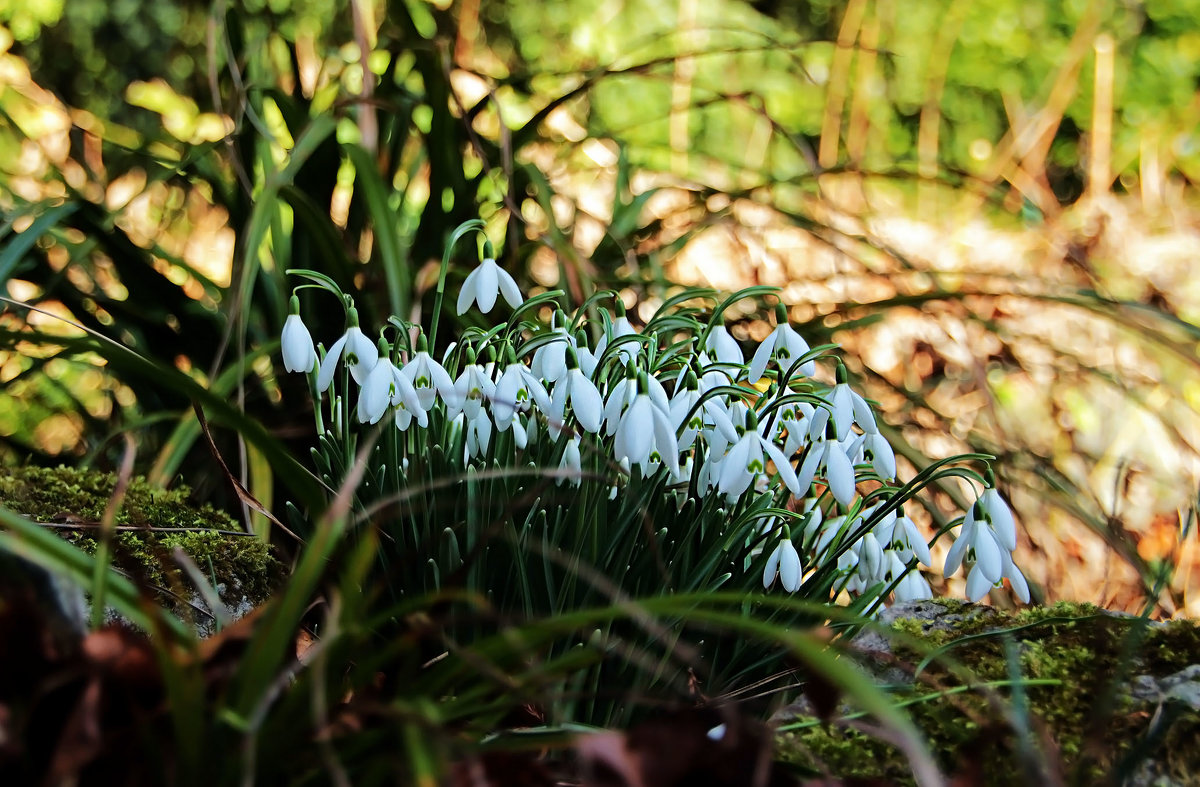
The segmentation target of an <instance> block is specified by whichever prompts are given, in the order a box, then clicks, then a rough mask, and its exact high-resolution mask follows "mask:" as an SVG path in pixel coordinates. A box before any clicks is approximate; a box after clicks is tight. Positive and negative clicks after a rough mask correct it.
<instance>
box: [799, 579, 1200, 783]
mask: <svg viewBox="0 0 1200 787" xmlns="http://www.w3.org/2000/svg"><path fill="white" fill-rule="evenodd" d="M920 609H922V610H924V614H919V615H917V616H915V617H908V618H899V619H895V620H893V621H891V622H890V625H891V629H892V631H893V632H897V633H898V634H892V635H890V636H888V637H887V640H886V641H887V645H886V646H884V647H881V646H880V644H879V643H880V642H883V641H884V640H883V638H881V637H879V636H878V632H876V633H873V634H869V635H867V636H865V637H863V638H861V639H860V644H861V645H862V646H863V647H862V648H860V650H861V651H862V652H863V656H862V660H863V663H864V666H865V667H866V668H867V671H868V672H869V673H871V674H873V675H875V676H876V679H877V680H878V681H879V682H880V683H882V684H884V685H889V684H890V685H892V686H893V687H894V693H895V696H896V700H897V702H905V703H907V708H906V710H907V712H908V713H909V714H910V716H911V718H912V719H913V721H914V722H915V723H916V724H917V726H918V727H919V728H920V729H921V730H922V732H923V733H924V734H925V736H926V738H927V741H928V743H929V746H930V748H931V750H932V751H933V752H934V754H935V756H936V757H937V759H938V761H939V765H940V766H941V767H942V769H943V770H944V772H946V773H950V774H961V775H963V776H964V777H965V778H967V779H968V783H972V784H974V783H982V784H1018V783H1053V781H1051V782H1046V781H1045V779H1046V778H1048V776H1049V775H1050V774H1055V775H1057V776H1060V777H1062V778H1063V780H1064V782H1065V783H1067V784H1088V785H1091V784H1109V783H1125V784H1147V785H1148V784H1164V785H1166V784H1198V783H1200V707H1197V706H1194V705H1191V704H1190V703H1189V702H1185V701H1181V698H1182V697H1184V696H1185V695H1184V694H1183V693H1181V692H1180V691H1179V690H1178V688H1177V686H1178V685H1179V682H1180V681H1181V680H1184V679H1187V678H1188V677H1189V676H1190V673H1184V672H1182V671H1184V670H1185V669H1186V668H1187V667H1189V665H1194V664H1200V628H1198V627H1197V626H1196V625H1195V624H1193V623H1191V622H1189V621H1176V622H1171V623H1151V622H1148V621H1144V620H1140V619H1138V618H1132V617H1128V616H1121V615H1114V614H1111V613H1108V612H1105V611H1104V610H1101V609H1098V608H1096V607H1092V606H1090V605H1085V604H1058V605H1055V606H1052V607H1036V608H1031V609H1025V610H1021V611H1019V612H1015V613H1005V612H999V611H996V610H993V609H991V608H987V607H978V606H975V605H969V604H963V603H962V602H952V601H943V602H923V603H922V605H921V607H920ZM901 676H903V677H901ZM1014 678H1017V679H1019V681H1020V682H1021V683H1023V684H1024V685H1023V686H1022V687H1021V689H1020V690H1019V692H1014V690H1013V687H1012V684H1013V682H1014V680H1013V679H1014ZM1172 678H1173V681H1172ZM1159 685H1162V686H1164V687H1168V686H1169V687H1170V689H1169V690H1168V689H1166V688H1164V690H1163V691H1157V689H1156V687H1157V686H1159ZM1134 686H1138V687H1139V688H1138V690H1137V691H1134V690H1133V687H1134ZM1023 730H1024V731H1027V732H1024V733H1023V732H1022V731H1023ZM779 743H780V756H781V757H782V758H783V759H785V760H788V761H791V762H793V763H796V764H797V765H799V766H801V767H802V768H812V769H813V770H814V772H819V771H820V770H821V768H822V767H824V768H827V769H828V770H829V771H830V772H832V773H833V774H834V775H837V776H841V777H859V778H870V779H883V780H886V781H887V782H888V783H912V776H911V769H910V767H909V763H908V761H907V759H906V758H905V756H904V755H903V754H902V753H901V752H899V751H898V750H897V749H896V748H894V747H892V746H890V745H888V744H886V743H883V742H882V741H880V740H878V739H877V738H875V737H872V736H869V735H866V734H863V733H862V732H858V731H854V730H850V729H847V728H846V727H845V726H843V725H838V724H821V723H818V722H816V721H815V720H813V719H806V718H803V717H800V718H797V719H795V721H794V722H792V723H785V724H784V725H783V731H782V732H781V733H780V741H779Z"/></svg>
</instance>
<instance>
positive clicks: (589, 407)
mask: <svg viewBox="0 0 1200 787" xmlns="http://www.w3.org/2000/svg"><path fill="white" fill-rule="evenodd" d="M571 409H572V410H573V411H574V412H575V417H576V418H577V419H578V420H579V425H580V426H582V427H583V428H584V429H585V430H587V431H588V432H591V433H592V434H595V433H596V432H599V431H600V417H601V415H602V414H603V412H604V399H603V398H601V396H600V391H599V390H598V389H597V388H596V385H595V384H594V383H593V382H592V381H591V380H589V379H588V378H587V377H584V375H583V372H581V371H580V370H578V369H573V370H572V372H571Z"/></svg>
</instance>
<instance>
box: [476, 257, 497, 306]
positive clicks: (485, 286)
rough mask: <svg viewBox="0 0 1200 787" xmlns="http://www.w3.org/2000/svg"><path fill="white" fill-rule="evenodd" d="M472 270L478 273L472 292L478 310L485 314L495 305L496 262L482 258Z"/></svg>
mask: <svg viewBox="0 0 1200 787" xmlns="http://www.w3.org/2000/svg"><path fill="white" fill-rule="evenodd" d="M473 272H474V273H476V274H478V278H477V279H476V280H475V291H474V293H473V294H474V296H475V302H476V303H477V304H478V305H479V311H481V312H483V313H484V314H487V313H488V312H490V311H491V310H492V307H493V306H495V305H496V262H495V260H484V261H483V262H482V263H480V264H479V267H478V268H476V269H475V270H474V271H473Z"/></svg>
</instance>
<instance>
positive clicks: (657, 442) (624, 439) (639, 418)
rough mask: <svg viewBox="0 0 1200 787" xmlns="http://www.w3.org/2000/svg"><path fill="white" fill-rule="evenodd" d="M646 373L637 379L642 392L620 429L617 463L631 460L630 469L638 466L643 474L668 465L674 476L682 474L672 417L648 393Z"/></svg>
mask: <svg viewBox="0 0 1200 787" xmlns="http://www.w3.org/2000/svg"><path fill="white" fill-rule="evenodd" d="M646 377H647V375H646V373H645V372H642V373H641V374H639V375H638V382H639V388H640V389H641V392H640V393H638V394H637V396H635V397H634V399H633V403H632V404H631V405H629V408H628V409H627V410H625V413H624V414H623V415H622V416H621V420H620V423H619V424H618V425H617V433H616V439H615V440H614V441H613V452H614V453H615V455H616V457H617V459H618V460H621V459H628V460H629V463H630V464H631V465H639V466H641V468H642V472H643V473H645V472H647V471H648V470H649V465H650V463H651V462H652V461H655V460H659V461H663V462H665V463H666V465H667V467H668V468H669V469H670V471H671V472H672V473H674V474H678V473H679V444H678V443H677V442H676V439H675V429H674V428H673V427H672V426H671V418H670V416H669V415H668V414H667V413H666V412H665V411H664V410H663V409H662V408H660V407H659V406H658V405H657V404H655V403H654V401H653V400H652V399H651V398H650V395H649V394H648V393H646V392H645V389H646V388H647V387H648V386H647V384H646Z"/></svg>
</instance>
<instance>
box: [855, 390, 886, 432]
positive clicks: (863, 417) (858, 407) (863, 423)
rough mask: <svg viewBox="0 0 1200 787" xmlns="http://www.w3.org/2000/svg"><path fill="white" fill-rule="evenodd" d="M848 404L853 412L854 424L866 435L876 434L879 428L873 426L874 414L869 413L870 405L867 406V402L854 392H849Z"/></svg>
mask: <svg viewBox="0 0 1200 787" xmlns="http://www.w3.org/2000/svg"><path fill="white" fill-rule="evenodd" d="M850 404H851V407H852V408H853V410H854V422H855V423H857V424H858V425H859V426H860V427H862V430H863V431H864V432H866V433H867V434H876V433H878V432H879V427H878V426H876V425H875V414H874V413H873V412H871V405H869V404H867V400H866V399H864V398H862V396H861V395H859V394H858V393H857V392H856V391H854V390H851V391H850Z"/></svg>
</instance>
